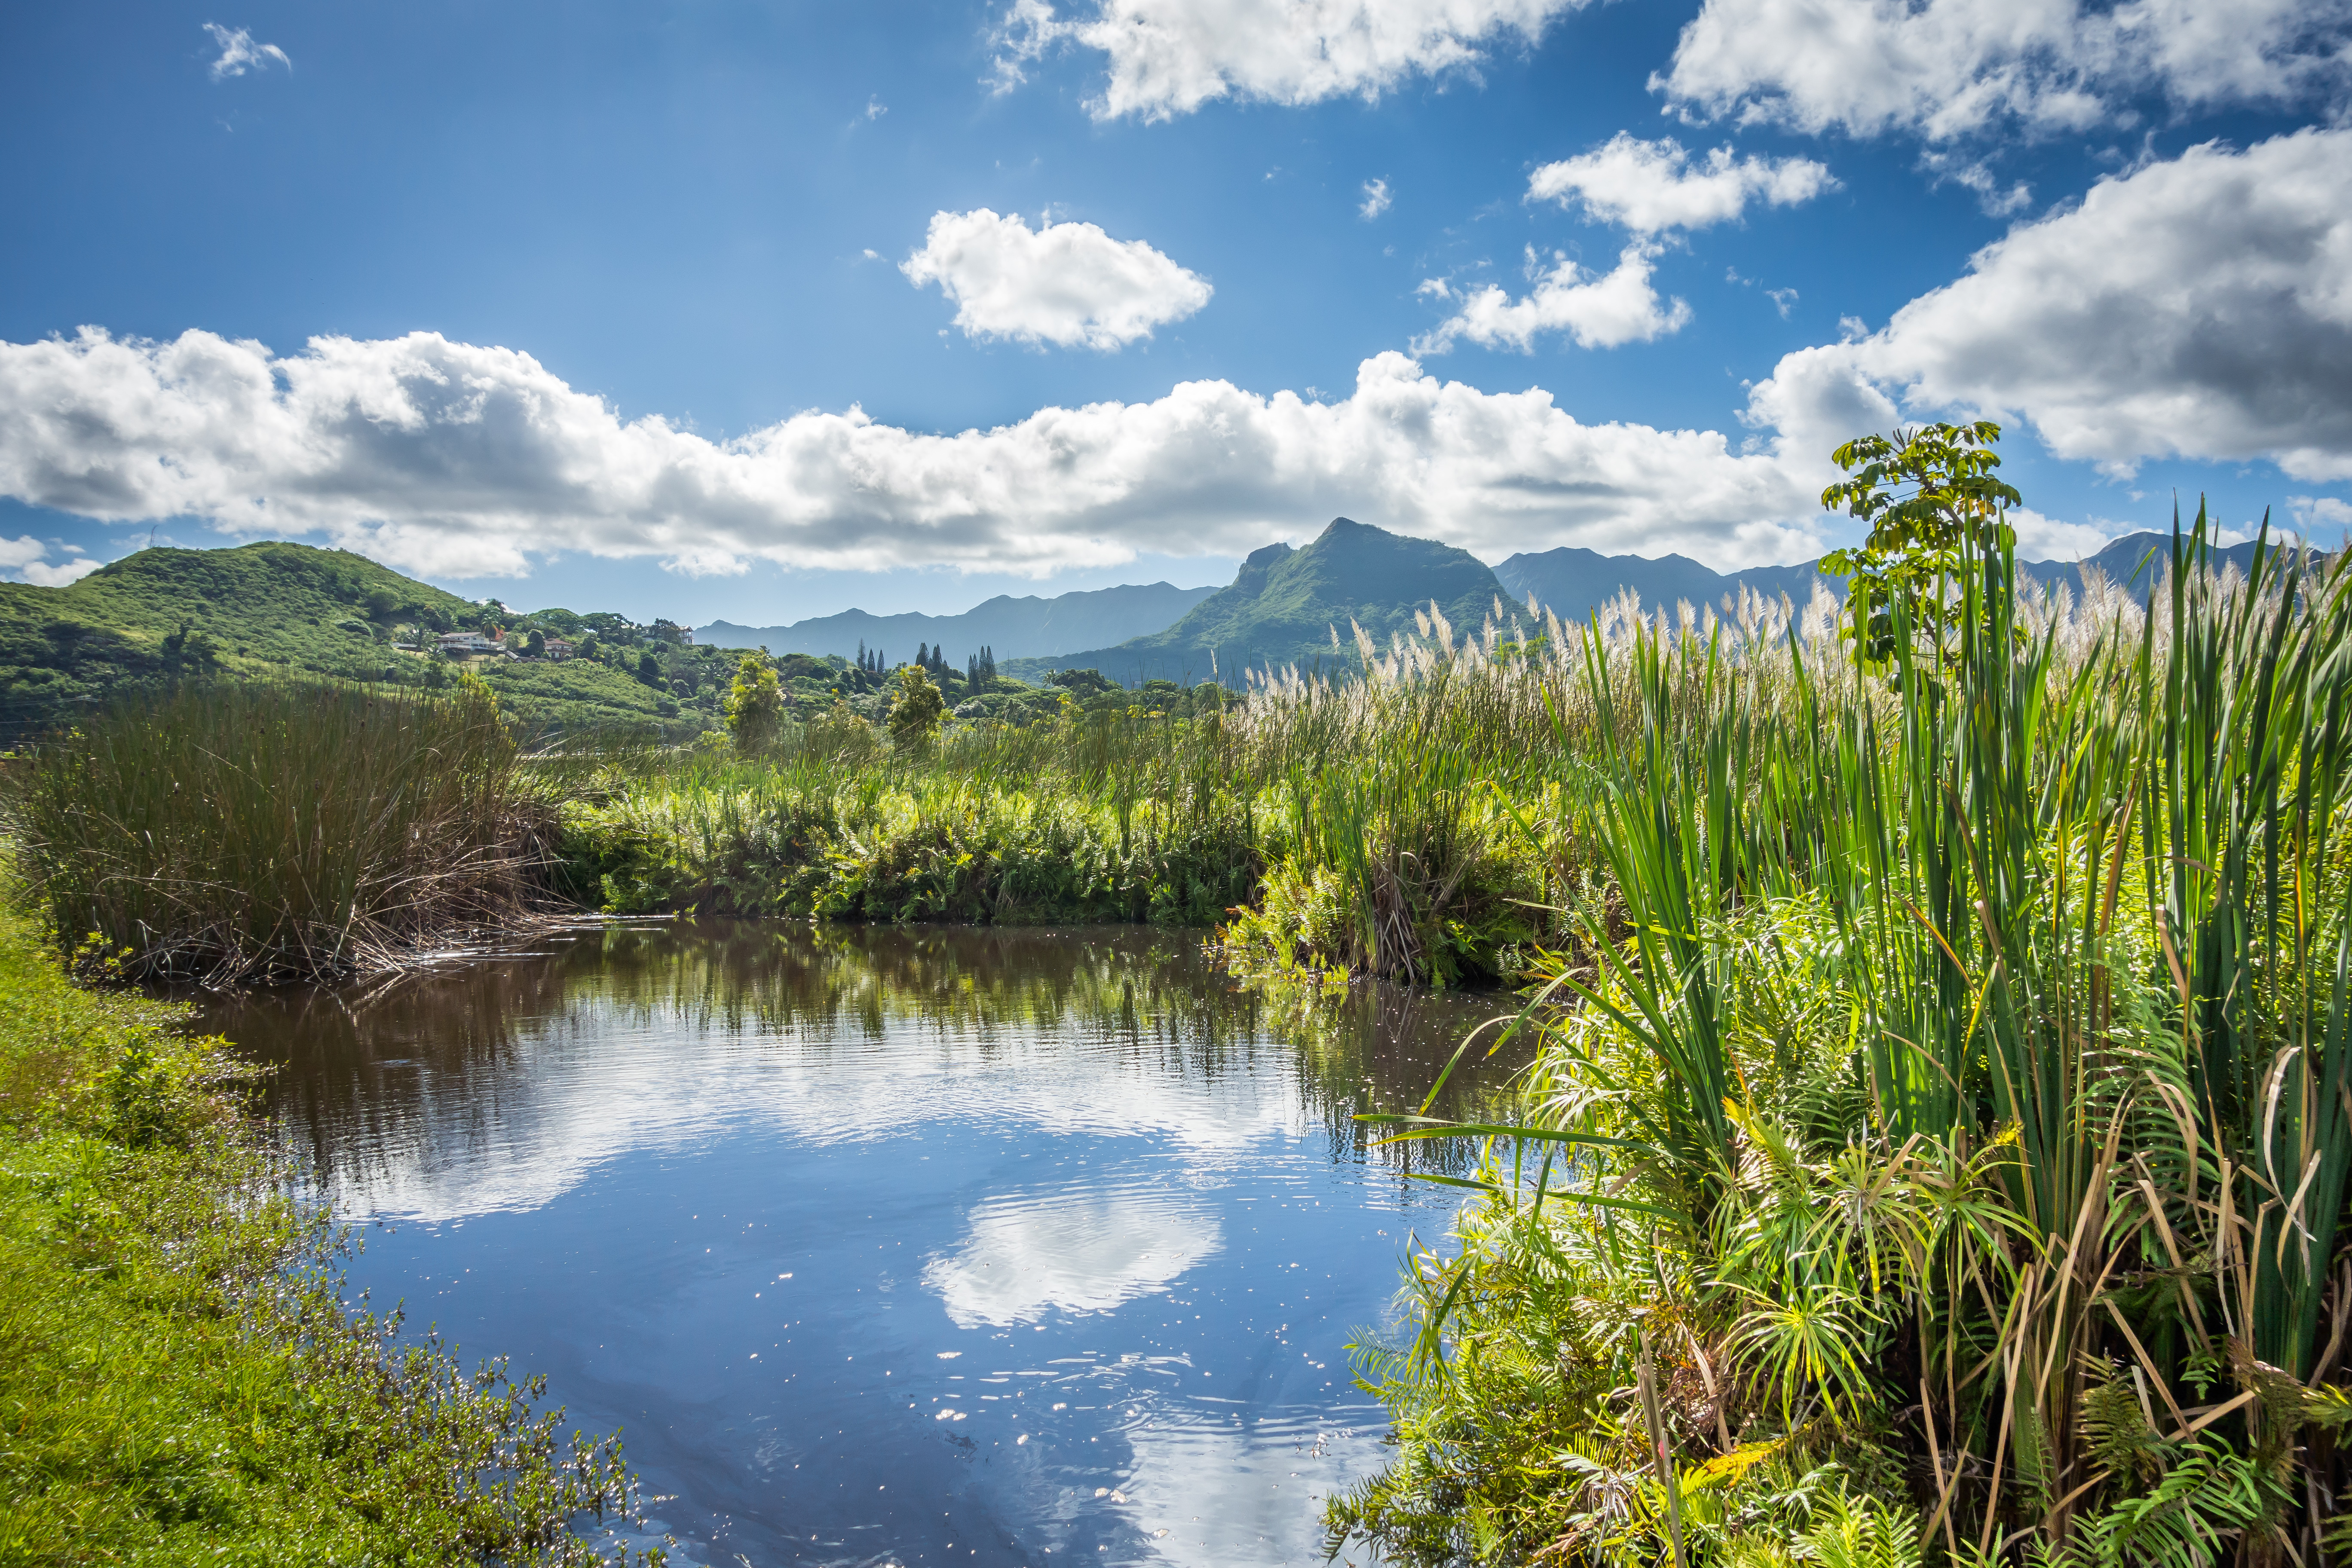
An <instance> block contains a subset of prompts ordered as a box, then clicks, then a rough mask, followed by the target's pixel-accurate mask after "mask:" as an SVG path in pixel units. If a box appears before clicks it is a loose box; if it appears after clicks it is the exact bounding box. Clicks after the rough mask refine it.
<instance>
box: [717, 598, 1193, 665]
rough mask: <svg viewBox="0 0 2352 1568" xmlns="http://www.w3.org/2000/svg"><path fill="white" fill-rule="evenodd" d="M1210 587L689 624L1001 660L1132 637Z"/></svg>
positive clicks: (899, 653)
mask: <svg viewBox="0 0 2352 1568" xmlns="http://www.w3.org/2000/svg"><path fill="white" fill-rule="evenodd" d="M1216 591H1217V590H1216V589H1215V588H1213V587H1209V588H1178V587H1175V586H1172V585H1171V584H1166V583H1149V584H1142V585H1135V584H1125V585H1122V586H1120V587H1117V588H1089V589H1083V590H1080V591H1078V592H1076V593H1071V594H1061V595H1055V597H1053V598H1050V599H1041V598H1038V597H1037V596H1036V595H1024V596H1023V597H1021V598H1018V599H1016V598H1014V597H1013V596H1012V595H1009V594H999V595H997V596H996V597H995V598H993V599H990V600H987V601H985V602H984V603H982V604H979V605H974V606H973V607H972V608H971V609H969V610H966V611H965V612H964V613H963V614H961V615H960V616H922V615H913V614H908V615H898V616H876V615H869V614H867V613H866V611H864V610H844V611H842V612H841V613H840V614H839V615H835V616H814V617H812V618H811V619H808V620H804V621H794V622H793V623H792V624H791V625H790V626H737V625H736V624H735V623H733V622H732V621H713V622H711V623H710V625H709V626H698V627H696V628H695V632H694V636H695V640H696V641H698V642H701V643H706V644H709V645H710V646H712V647H741V648H752V647H764V648H766V649H767V650H768V651H769V652H770V653H772V654H775V655H777V656H779V657H782V655H784V654H788V653H806V654H814V655H816V656H818V657H819V658H822V657H824V655H826V654H832V653H838V654H850V653H855V652H856V650H857V648H858V647H859V646H860V645H861V644H862V645H863V646H865V647H868V648H879V649H881V650H883V652H884V653H885V654H886V655H887V656H888V657H889V658H892V659H894V660H904V659H909V658H914V657H915V649H916V645H918V644H929V646H930V647H944V648H946V649H947V651H948V655H949V657H950V658H952V659H954V660H955V661H956V662H957V663H959V664H960V663H961V662H962V661H963V658H964V656H965V655H967V654H971V653H977V652H979V651H980V650H981V649H982V647H986V648H988V649H990V650H991V651H992V653H993V654H994V655H995V656H996V658H997V660H998V661H999V662H1000V663H1001V662H1003V660H1005V659H1011V658H1038V657H1041V656H1045V657H1050V656H1052V655H1054V654H1060V653H1068V652H1070V651H1071V650H1073V649H1076V648H1083V647H1100V646H1102V645H1103V644H1106V643H1114V642H1118V641H1120V640H1121V639H1123V638H1126V637H1133V636H1134V635H1135V633H1136V631H1137V630H1138V628H1145V629H1149V630H1152V631H1157V630H1159V629H1160V628H1161V627H1163V626H1169V625H1171V624H1172V623H1173V622H1174V621H1175V620H1176V618H1177V617H1178V616H1181V615H1183V613H1184V612H1185V611H1187V610H1189V609H1191V608H1192V606H1193V605H1197V604H1199V603H1200V602H1201V601H1202V600H1203V599H1205V598H1207V597H1208V596H1209V595H1212V594H1213V593H1215V592H1216Z"/></svg>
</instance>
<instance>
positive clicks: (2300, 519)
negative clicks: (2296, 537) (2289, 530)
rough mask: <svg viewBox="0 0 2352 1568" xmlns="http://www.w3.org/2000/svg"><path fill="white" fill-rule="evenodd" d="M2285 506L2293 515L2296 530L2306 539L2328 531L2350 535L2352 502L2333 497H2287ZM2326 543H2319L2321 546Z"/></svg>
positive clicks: (2351, 528) (2351, 533)
mask: <svg viewBox="0 0 2352 1568" xmlns="http://www.w3.org/2000/svg"><path fill="white" fill-rule="evenodd" d="M2286 504H2287V510H2289V511H2291V512H2293V513H2294V526H2295V528H2296V530H2297V531H2300V532H2301V533H2302V534H2304V536H2305V537H2306V538H2314V537H2315V536H2317V535H2318V534H2319V533H2320V532H2322V531H2326V530H2329V529H2334V530H2337V531H2342V532H2344V533H2345V534H2347V535H2352V501H2343V500H2337V499H2336V497H2334V496H2289V497H2287V498H2286ZM2320 543H2321V544H2322V545H2323V546H2324V545H2325V544H2326V541H2325V540H2322V541H2320Z"/></svg>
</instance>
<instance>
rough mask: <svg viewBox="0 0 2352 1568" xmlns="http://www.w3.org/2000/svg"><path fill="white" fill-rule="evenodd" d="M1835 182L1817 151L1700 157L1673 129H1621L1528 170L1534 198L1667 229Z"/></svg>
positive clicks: (1720, 219) (1792, 199)
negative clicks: (1636, 133) (1814, 155)
mask: <svg viewBox="0 0 2352 1568" xmlns="http://www.w3.org/2000/svg"><path fill="white" fill-rule="evenodd" d="M1836 185H1837V182H1836V181H1835V180H1833V179H1832V178H1831V177H1830V172H1829V169H1828V167H1827V166H1826V165H1824V164H1821V163H1814V162H1813V161H1812V160H1811V159H1810V158H1780V159H1772V158H1759V157H1755V156H1753V155H1750V156H1748V157H1747V158H1734V157H1733V156H1732V153H1731V149H1730V148H1728V147H1717V149H1715V151H1713V152H1712V153H1708V154H1707V155H1706V158H1705V159H1703V160H1701V161H1699V162H1696V163H1694V162H1693V161H1692V159H1691V155H1690V154H1689V153H1687V152H1685V150H1684V148H1683V145H1682V143H1680V142H1676V141H1675V140H1674V139H1673V138H1672V137H1661V138H1660V139H1659V140H1657V141H1655V142H1643V141H1639V140H1637V139H1635V138H1634V137H1633V136H1631V135H1629V134H1627V133H1626V132H1622V131H1620V132H1617V134H1616V135H1614V136H1612V137H1611V138H1610V139H1609V140H1608V141H1607V142H1603V143H1602V144H1601V146H1599V147H1596V148H1594V149H1593V150H1592V151H1591V152H1590V153H1579V154H1578V155H1577V156H1575V157H1573V158H1563V159H1561V160H1560V161H1559V163H1546V164H1545V165H1543V167H1541V168H1539V169H1538V170H1537V171H1536V172H1535V173H1534V174H1530V175H1529V176H1528V200H1529V201H1555V202H1558V203H1559V205H1562V206H1568V205H1571V204H1572V203H1581V204H1582V205H1583V207H1584V210H1585V212H1586V214H1587V215H1588V216H1591V217H1593V218H1595V219H1598V220H1599V221H1601V222H1602V223H1613V224H1619V225H1622V226H1624V227H1626V228H1629V229H1631V230H1633V232H1634V233H1635V234H1661V233H1664V232H1665V231H1666V230H1669V229H1692V228H1706V227H1707V226H1710V225H1713V224H1718V223H1727V222H1729V221H1730V220H1731V219H1733V218H1736V217H1738V216H1739V215H1740V213H1741V212H1742V211H1743V210H1744V209H1745V208H1746V207H1747V205H1748V203H1749V202H1750V201H1762V202H1766V203H1769V204H1770V205H1773V206H1793V205H1796V204H1797V203H1799V202H1806V201H1811V199H1812V198H1813V197H1815V196H1817V195H1821V194H1822V192H1823V191H1826V190H1832V189H1834V188H1835V187H1836Z"/></svg>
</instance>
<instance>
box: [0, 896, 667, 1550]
mask: <svg viewBox="0 0 2352 1568" xmlns="http://www.w3.org/2000/svg"><path fill="white" fill-rule="evenodd" d="M233 1074H234V1068H233V1063H232V1061H231V1059H230V1058H228V1056H227V1055H226V1050H225V1047H223V1045H222V1043H221V1042H219V1041H216V1040H208V1039H201V1038H193V1037H189V1036H188V1035H187V1034H186V1033H185V1032H184V1028H183V1026H182V1014H181V1013H180V1011H179V1010H177V1009H175V1008H174V1007H172V1006H169V1005H163V1004H161V1003H157V1002H153V1001H150V1000H145V999H142V998H141V997H139V996H137V995H135V994H130V993H126V992H121V991H110V992H91V991H89V990H84V989H81V988H79V987H77V986H75V985H74V984H71V983H70V982H68V979H67V978H66V976H65V973H63V970H62V968H61V966H60V964H59V962H58V954H57V952H56V951H55V948H54V945H53V944H52V943H51V942H48V941H47V938H46V933H45V932H44V931H43V930H42V928H41V927H40V926H39V924H38V923H37V921H35V920H33V919H32V918H30V917H27V916H26V915H24V914H21V913H18V912H16V910H13V909H9V910H0V1134H5V1143H0V1150H5V1153H0V1563H10V1564H16V1563H23V1564H27V1565H30V1564H43V1565H54V1564H74V1563H153V1564H159V1565H161V1564H173V1565H180V1564H186V1563H233V1564H254V1565H259V1564H285V1565H287V1568H319V1565H321V1564H352V1565H357V1564H361V1563H370V1564H410V1563H414V1564H424V1563H482V1562H490V1561H497V1562H505V1563H587V1562H590V1561H593V1560H594V1559H593V1558H592V1556H591V1554H590V1553H589V1552H588V1549H587V1548H586V1547H585V1545H584V1544H583V1542H580V1541H579V1540H577V1539H575V1538H574V1537H572V1536H571V1535H570V1534H568V1533H567V1530H568V1527H569V1525H570V1523H571V1521H572V1519H573V1518H574V1517H575V1516H576V1515H578V1514H579V1513H581V1512H582V1511H583V1510H589V1511H592V1512H604V1513H616V1512H619V1511H623V1510H626V1509H627V1508H628V1506H629V1503H630V1483H629V1480H628V1478H627V1475H626V1472H625V1469H624V1468H623V1467H622V1463H621V1457H620V1450H619V1447H618V1445H617V1443H616V1442H612V1441H594V1440H587V1439H583V1438H581V1437H579V1436H576V1435H567V1434H566V1433H565V1432H564V1430H563V1428H562V1416H561V1412H560V1411H557V1412H550V1411H542V1410H541V1408H540V1407H539V1405H538V1404H537V1400H538V1397H539V1395H540V1394H541V1393H542V1392H543V1391H542V1389H541V1385H540V1384H537V1383H536V1382H533V1381H531V1380H529V1379H510V1378H509V1375H508V1373H507V1372H506V1369H505V1367H504V1366H503V1365H502V1364H499V1363H490V1364H488V1365H485V1366H482V1367H480V1368H478V1369H476V1370H467V1368H466V1367H464V1366H462V1365H461V1364H460V1363H458V1362H457V1359H456V1355H455V1351H454V1348H453V1347H445V1346H441V1345H439V1344H437V1343H433V1342H425V1343H422V1344H420V1343H417V1342H415V1341H414V1340H395V1339H394V1331H395V1330H396V1328H397V1323H396V1321H395V1320H393V1319H389V1318H385V1317H383V1316H381V1315H375V1314H371V1313H368V1312H366V1311H359V1312H356V1313H355V1312H353V1311H352V1310H351V1308H350V1306H349V1304H347V1303H346V1302H345V1301H344V1300H342V1299H341V1295H340V1293H339V1276H338V1274H337V1271H336V1267H335V1264H336V1258H337V1237H336V1236H335V1235H334V1234H333V1232H332V1231H331V1229H330V1228H329V1227H328V1226H327V1224H326V1222H325V1221H324V1220H323V1219H322V1218H320V1217H319V1216H316V1215H309V1214H306V1213H304V1212H302V1211H300V1210H299V1209H298V1208H296V1207H295V1206H293V1205H290V1204H289V1203H288V1202H287V1201H286V1199H285V1198H284V1197H283V1196H282V1195H281V1188H280V1185H279V1184H278V1180H277V1175H278V1173H275V1172H273V1171H272V1170H271V1169H270V1168H269V1167H268V1163H266V1161H265V1159H264V1156H263V1154H262V1153H261V1152H260V1151H259V1149H258V1148H257V1145H256V1143H255V1142H254V1141H253V1138H252V1135H251V1126H250V1122H249V1121H248V1120H247V1118H245V1117H244V1115H243V1114H242V1113H241V1111H240V1110H239V1109H238V1107H237V1105H236V1093H237V1086H236V1081H235V1079H234V1076H233Z"/></svg>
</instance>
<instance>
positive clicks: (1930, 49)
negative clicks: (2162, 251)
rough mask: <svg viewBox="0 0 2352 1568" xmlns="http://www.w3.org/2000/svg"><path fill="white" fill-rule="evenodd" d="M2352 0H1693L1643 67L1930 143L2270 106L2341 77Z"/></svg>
mask: <svg viewBox="0 0 2352 1568" xmlns="http://www.w3.org/2000/svg"><path fill="white" fill-rule="evenodd" d="M2347 32H2352V0H2122V3H2120V4H2117V5H2089V4H2084V0H1924V3H1920V0H1706V5H1704V6H1703V7H1702V8H1701V9H1700V11H1699V14H1698V16H1697V17H1696V19H1694V20H1693V21H1692V22H1691V23H1690V24H1689V25H1688V26H1685V28H1684V29H1683V33H1682V37H1681V39H1680V41H1679V42H1678V43H1677V45H1676V47H1675V58H1674V62H1673V64H1672V66H1671V67H1670V68H1668V69H1667V70H1666V71H1665V72H1664V73H1663V75H1661V76H1658V77H1654V78H1652V79H1651V86H1652V87H1653V88H1654V89H1664V92H1665V94H1666V97H1667V100H1668V102H1669V103H1670V104H1671V105H1672V106H1673V107H1675V108H1677V109H1679V110H1683V111H1684V112H1685V114H1687V115H1696V116H1701V117H1718V116H1731V117H1734V118H1736V119H1738V120H1739V121H1743V122H1752V121H1770V122H1777V123H1780V124H1786V125H1791V126H1795V127H1797V128H1798V129H1800V130H1804V131H1811V132H1822V131H1827V130H1830V129H1832V128H1836V129H1840V130H1844V131H1847V132H1853V134H1855V135H1861V136H1868V135H1875V134H1878V133H1880V132H1887V131H1908V132H1916V133H1917V134H1919V135H1922V136H1925V137H1927V139H1929V140H1930V141H1942V140H1946V139H1948V138H1951V137H1956V136H1962V135H1967V134H1969V133H1971V132H1979V131H1984V130H1988V129H1990V128H1993V127H1995V126H1998V125H2000V124H2003V123H2017V124H2021V125H2022V126H2024V127H2026V128H2028V129H2032V130H2038V131H2072V130H2081V129H2084V128H2086V127H2089V126H2092V125H2095V124H2099V123H2103V122H2104V123H2111V124H2121V123H2129V122H2130V120H2131V110H2130V109H2129V105H2128V100H2130V99H2131V98H2132V97H2134V96H2136V95H2137V94H2140V93H2145V92H2156V93H2160V94H2161V95H2162V96H2164V97H2165V98H2166V99H2168V100H2170V101H2171V102H2172V103H2173V104H2175V105H2177V106H2179V107H2182V108H2212V107H2218V106H2221V105H2225V104H2231V103H2278V102H2284V101H2289V100H2295V99H2297V98H2300V97H2303V96H2305V95H2307V94H2310V93H2313V92H2315V91H2324V90H2326V89H2329V88H2331V87H2333V86H2335V85H2336V84H2340V83H2341V82H2342V80H2343V79H2344V76H2345V71H2346V66H2347V58H2352V57H2347V51H2346V41H2347Z"/></svg>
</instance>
